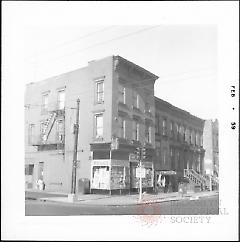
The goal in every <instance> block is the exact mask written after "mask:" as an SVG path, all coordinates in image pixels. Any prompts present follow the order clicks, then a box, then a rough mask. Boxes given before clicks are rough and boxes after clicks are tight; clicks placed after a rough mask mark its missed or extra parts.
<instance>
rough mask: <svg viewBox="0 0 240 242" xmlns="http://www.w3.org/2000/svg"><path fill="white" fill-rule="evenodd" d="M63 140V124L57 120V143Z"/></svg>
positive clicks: (60, 120)
mask: <svg viewBox="0 0 240 242" xmlns="http://www.w3.org/2000/svg"><path fill="white" fill-rule="evenodd" d="M63 140H64V123H63V120H62V119H59V120H57V141H60V142H62V141H63Z"/></svg>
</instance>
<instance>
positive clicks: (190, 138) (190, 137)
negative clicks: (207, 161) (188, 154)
mask: <svg viewBox="0 0 240 242" xmlns="http://www.w3.org/2000/svg"><path fill="white" fill-rule="evenodd" d="M189 143H190V144H192V130H191V129H189Z"/></svg>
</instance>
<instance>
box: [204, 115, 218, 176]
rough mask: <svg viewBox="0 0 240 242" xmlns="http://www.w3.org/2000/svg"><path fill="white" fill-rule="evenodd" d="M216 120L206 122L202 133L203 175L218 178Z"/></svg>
mask: <svg viewBox="0 0 240 242" xmlns="http://www.w3.org/2000/svg"><path fill="white" fill-rule="evenodd" d="M218 126H219V124H218V120H217V119H215V120H211V119H209V120H206V121H205V124H204V131H203V148H204V149H205V150H206V152H205V156H204V165H203V173H204V174H205V175H213V176H217V177H218V172H219V144H218V129H219V127H218Z"/></svg>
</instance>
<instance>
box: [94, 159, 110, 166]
mask: <svg viewBox="0 0 240 242" xmlns="http://www.w3.org/2000/svg"><path fill="white" fill-rule="evenodd" d="M92 166H110V160H92Z"/></svg>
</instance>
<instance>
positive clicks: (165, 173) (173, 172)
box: [156, 170, 177, 176]
mask: <svg viewBox="0 0 240 242" xmlns="http://www.w3.org/2000/svg"><path fill="white" fill-rule="evenodd" d="M156 174H157V175H160V174H161V175H169V176H170V175H177V172H176V171H172V170H169V171H156Z"/></svg>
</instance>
